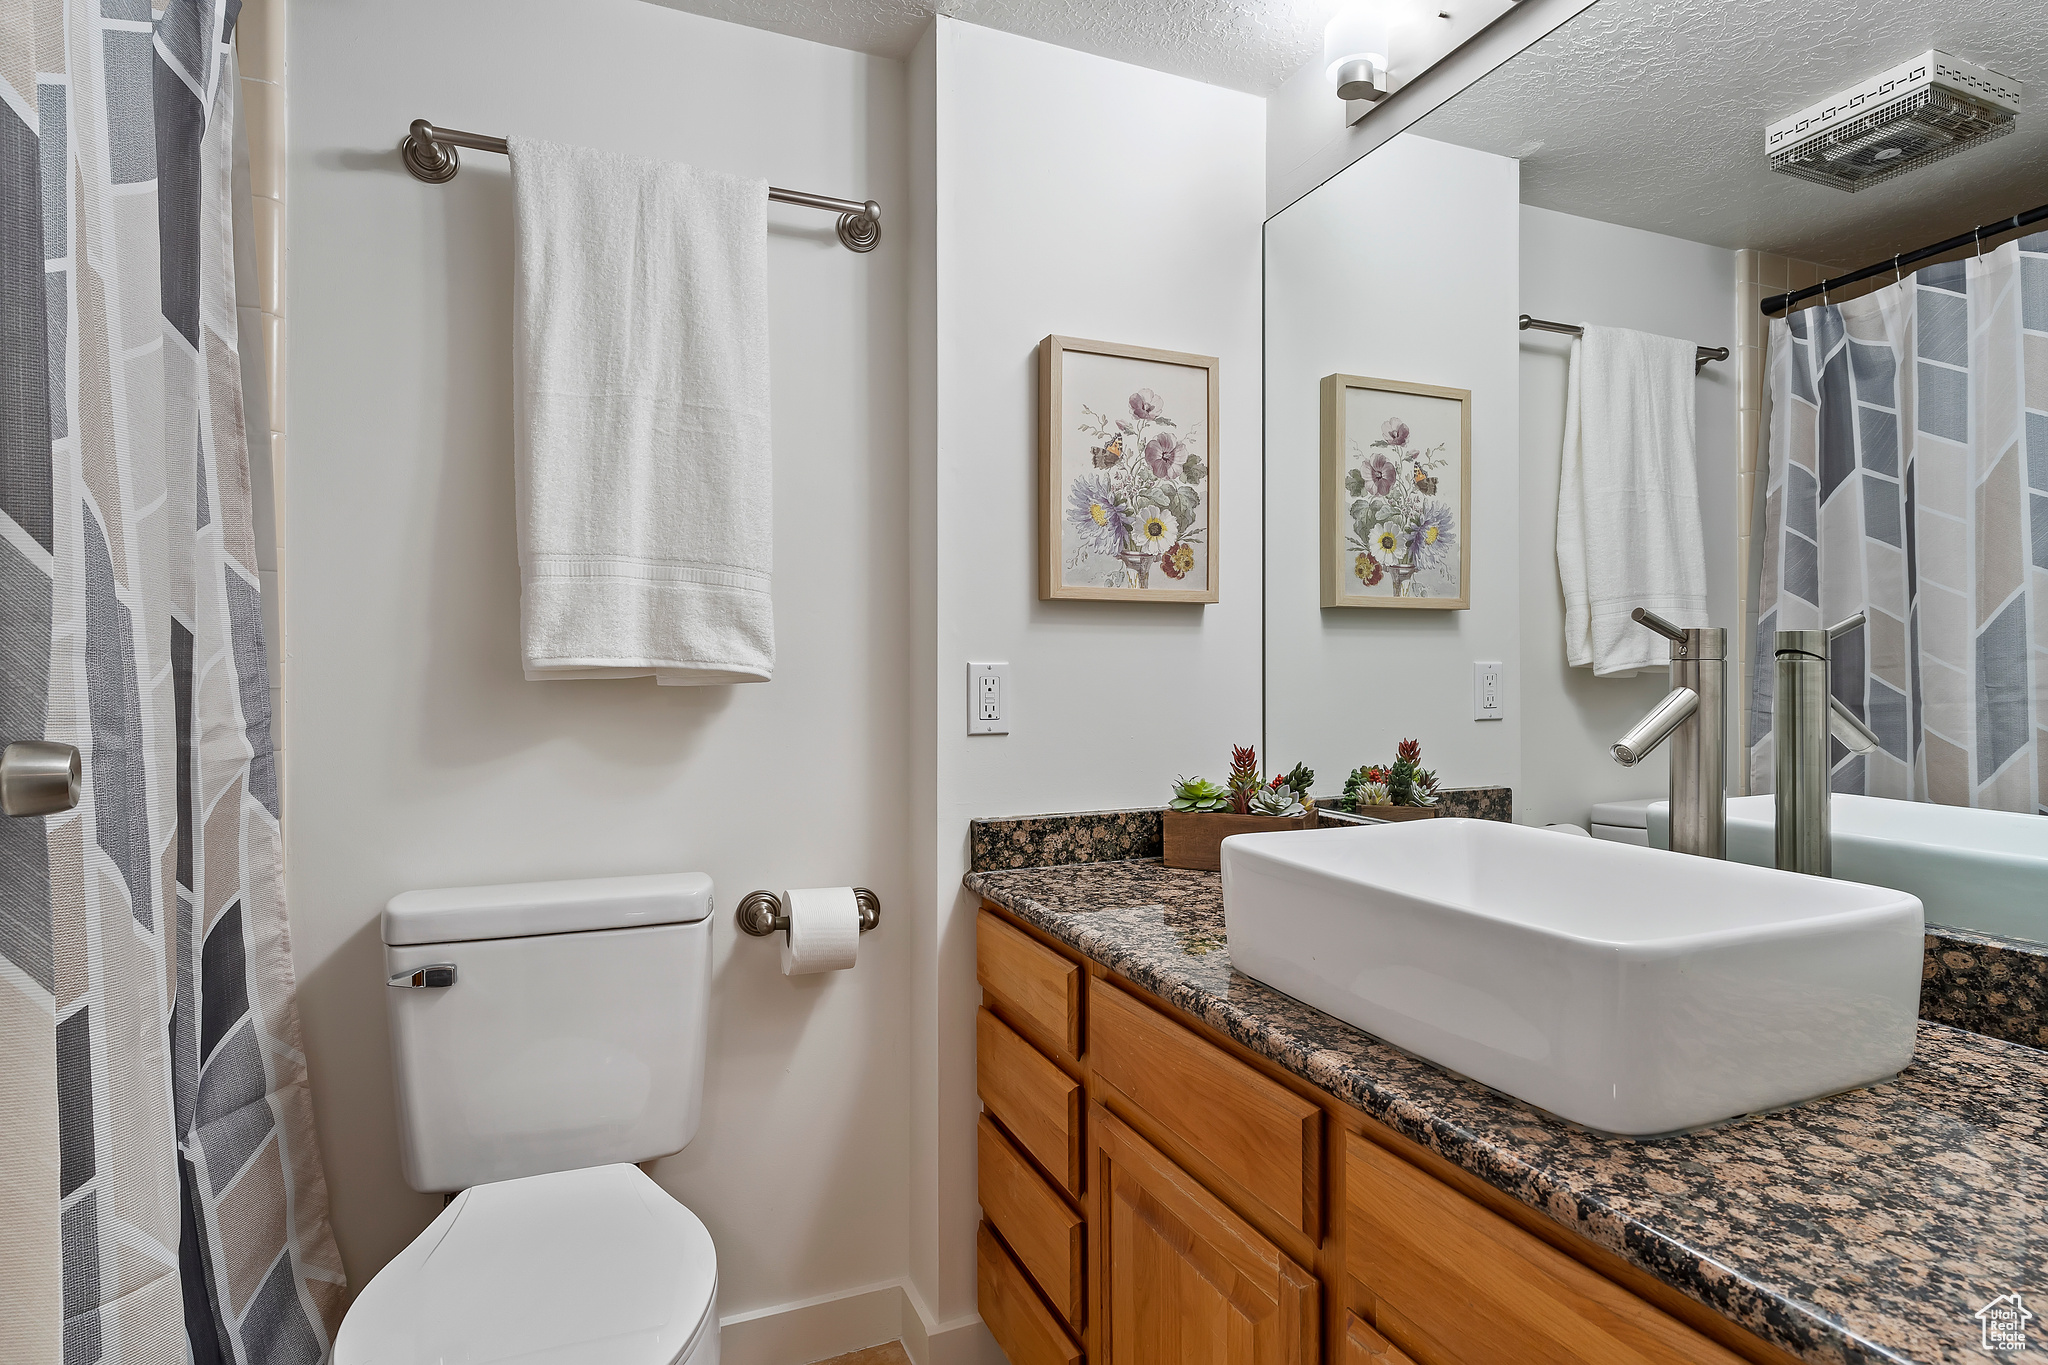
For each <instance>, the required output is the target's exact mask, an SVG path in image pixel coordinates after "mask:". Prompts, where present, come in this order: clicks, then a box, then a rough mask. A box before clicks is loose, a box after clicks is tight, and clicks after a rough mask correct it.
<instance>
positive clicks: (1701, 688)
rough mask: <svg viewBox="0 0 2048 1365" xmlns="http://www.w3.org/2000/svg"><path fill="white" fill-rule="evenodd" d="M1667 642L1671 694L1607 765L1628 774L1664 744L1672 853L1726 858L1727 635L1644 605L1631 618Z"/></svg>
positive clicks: (1640, 723)
mask: <svg viewBox="0 0 2048 1365" xmlns="http://www.w3.org/2000/svg"><path fill="white" fill-rule="evenodd" d="M1630 616H1631V618H1632V619H1634V620H1635V622H1636V623H1637V624H1638V625H1644V626H1648V627H1649V628H1650V629H1651V630H1654V631H1656V632H1657V633H1658V634H1659V635H1662V636H1663V637H1664V638H1665V639H1667V640H1669V641H1671V691H1670V693H1669V694H1668V695H1666V696H1665V698H1664V700H1662V701H1660V702H1658V703H1657V705H1656V706H1655V707H1654V708H1652V709H1651V711H1650V714H1649V715H1647V716H1644V717H1643V718H1642V719H1641V720H1639V721H1637V722H1636V725H1635V728H1634V729H1632V730H1630V731H1629V732H1628V733H1627V734H1625V735H1623V736H1622V737H1621V738H1620V739H1618V740H1616V741H1615V742H1614V761H1615V762H1616V763H1619V764H1620V765H1621V766H1622V767H1624V768H1632V767H1634V766H1635V765H1636V764H1637V763H1640V762H1641V761H1642V760H1643V759H1644V758H1645V757H1647V756H1648V755H1649V753H1650V751H1651V750H1652V749H1655V748H1656V747H1657V746H1658V745H1659V744H1661V743H1663V742H1664V740H1665V739H1666V737H1669V738H1670V740H1671V851H1672V852H1674V853H1691V854H1694V855H1696V856H1698V857H1701V858H1725V857H1727V856H1728V805H1727V796H1726V792H1725V785H1726V778H1727V771H1728V707H1727V683H1728V632H1727V631H1725V630H1722V629H1720V628H1719V627H1718V626H1696V627H1690V628H1687V627H1680V626H1674V625H1672V624H1671V623H1670V622H1669V621H1667V620H1665V619H1664V618H1663V617H1661V616H1659V615H1657V614H1656V613H1655V612H1653V611H1649V610H1647V609H1645V608H1643V607H1637V608H1636V609H1635V610H1634V611H1633V612H1631V613H1630Z"/></svg>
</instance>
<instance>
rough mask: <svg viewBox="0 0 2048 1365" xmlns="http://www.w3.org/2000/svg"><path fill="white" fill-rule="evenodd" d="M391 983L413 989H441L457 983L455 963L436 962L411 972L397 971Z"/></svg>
mask: <svg viewBox="0 0 2048 1365" xmlns="http://www.w3.org/2000/svg"><path fill="white" fill-rule="evenodd" d="M389 984H390V985H393V986H401V987H404V988H405V989H406V990H412V991H427V990H439V989H441V988H442V987H443V986H452V985H454V984H455V964H454V963H453V962H436V963H432V964H431V965H429V966H425V967H415V968H413V969H412V970H411V971H409V972H397V973H395V974H393V976H392V978H391V980H390V982H389Z"/></svg>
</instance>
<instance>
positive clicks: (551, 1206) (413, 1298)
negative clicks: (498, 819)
mask: <svg viewBox="0 0 2048 1365" xmlns="http://www.w3.org/2000/svg"><path fill="white" fill-rule="evenodd" d="M710 916H711V879H710V878H709V877H706V876H704V875H702V874H701V873H694V872H690V873H675V874H665V875H661V876H652V877H611V878H604V879H599V880H591V881H566V882H530V883H524V884H521V885H515V886H481V887H463V888H457V889H452V890H439V891H408V892H405V893H404V894H402V895H399V896H395V897H393V898H392V900H391V902H390V904H388V905H387V906H386V907H385V909H384V922H383V938H384V944H385V947H384V967H385V971H386V973H387V975H388V980H389V989H387V990H386V992H385V996H386V1003H387V1007H388V1012H389V1015H390V1023H391V1055H392V1071H393V1082H394V1087H395V1089H396V1091H397V1100H398V1128H399V1149H400V1154H401V1159H402V1161H403V1165H404V1171H405V1179H406V1182H407V1183H408V1184H410V1185H411V1186H412V1187H413V1188H414V1189H416V1190H422V1191H427V1192H434V1193H442V1192H449V1193H453V1194H454V1197H453V1199H452V1200H451V1201H450V1202H449V1203H448V1205H447V1207H446V1208H444V1209H443V1210H442V1211H441V1215H440V1216H439V1217H438V1218H436V1219H435V1220H434V1221H433V1222H432V1223H430V1224H429V1225H428V1226H427V1229H426V1231H424V1232H422V1233H421V1234H420V1235H419V1236H418V1237H416V1238H414V1239H413V1241H412V1243H411V1245H409V1246H407V1247H406V1248H405V1250H403V1251H401V1252H400V1253H399V1254H398V1255H397V1256H396V1257H395V1258H393V1259H392V1261H391V1262H390V1264H388V1265H386V1266H385V1267H384V1268H383V1269H382V1270H380V1271H379V1272H378V1273H377V1275H376V1276H375V1277H374V1278H373V1279H372V1280H371V1281H370V1283H369V1284H368V1285H367V1286H366V1287H365V1288H364V1289H363V1291H362V1293H361V1294H360V1295H358V1296H357V1298H356V1301H355V1304H354V1305H353V1306H352V1307H351V1308H350V1310H349V1312H348V1314H347V1316H346V1317H345V1318H344V1319H343V1320H342V1324H341V1331H340V1333H339V1334H338V1335H337V1337H336V1338H335V1346H334V1359H335V1362H336V1365H490V1363H491V1362H494V1361H511V1360H517V1361H519V1362H520V1365H717V1360H718V1258H717V1254H716V1252H715V1251H714V1249H713V1247H712V1244H711V1234H710V1233H709V1232H707V1231H705V1228H704V1224H703V1223H702V1222H701V1221H699V1220H698V1218H697V1216H696V1215H695V1214H693V1213H691V1212H690V1210H689V1209H687V1208H685V1207H683V1205H682V1204H680V1203H678V1202H677V1201H676V1200H675V1199H674V1198H673V1197H672V1196H670V1195H669V1194H668V1192H667V1191H665V1190H663V1189H662V1188H661V1187H660V1186H659V1185H657V1184H655V1183H654V1181H652V1180H650V1179H648V1177H647V1176H646V1175H645V1174H643V1173H642V1172H641V1171H640V1169H639V1168H638V1167H637V1166H636V1165H634V1164H632V1163H635V1162H640V1161H646V1160H649V1159H651V1158H654V1157H659V1156H666V1155H668V1154H669V1153H671V1152H675V1151H680V1150H681V1149H682V1148H683V1147H684V1146H685V1145H686V1144H688V1142H689V1141H690V1139H691V1138H692V1137H693V1136H695V1134H696V1131H697V1120H698V1115H699V1112H700V1110H701V1107H702V1103H703V1096H704V1048H705V1027H706V1021H707V1015H708V1009H709V1003H710V994H711V919H710Z"/></svg>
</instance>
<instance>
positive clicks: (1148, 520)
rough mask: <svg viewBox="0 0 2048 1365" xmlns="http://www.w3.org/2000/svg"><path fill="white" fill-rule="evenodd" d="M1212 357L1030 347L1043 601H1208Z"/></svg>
mask: <svg viewBox="0 0 2048 1365" xmlns="http://www.w3.org/2000/svg"><path fill="white" fill-rule="evenodd" d="M1218 372H1219V366H1218V362H1217V359H1216V357H1214V356H1205V355H1190V354H1188V353H1186V352H1183V351H1162V350H1158V349H1156V348H1154V347H1150V346H1122V345H1118V344H1116V343H1113V342H1107V341H1084V340H1081V339H1080V338H1078V337H1064V336H1048V337H1047V338H1046V339H1045V340H1044V341H1041V342H1040V343H1039V344H1038V397H1039V410H1038V462H1039V506H1038V528H1039V546H1038V563H1039V580H1038V596H1039V598H1040V599H1041V600H1043V601H1048V602H1050V601H1058V600H1066V601H1081V602H1214V601H1216V600H1217V588H1218V585H1219V583H1220V576H1221V559H1220V555H1219V543H1218V529H1217V523H1218V521H1219V511H1220V509H1219V508H1218V506H1217V502H1218V499H1217V497H1216V492H1217V489H1219V488H1220V487H1221V486H1222V485H1221V480H1220V478H1219V476H1218V473H1217V466H1218V458H1219V452H1218V449H1217V446H1218V441H1217V434H1216V419H1217V408H1218Z"/></svg>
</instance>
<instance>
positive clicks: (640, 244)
mask: <svg viewBox="0 0 2048 1365" xmlns="http://www.w3.org/2000/svg"><path fill="white" fill-rule="evenodd" d="M509 142H510V145H511V153H512V190H513V197H514V199H515V200H516V202H517V215H518V244H517V262H516V267H515V279H514V286H513V289H514V297H513V335H514V340H513V364H514V369H515V379H514V385H515V399H514V401H515V406H516V412H515V419H514V421H515V440H516V444H517V449H516V458H515V463H516V467H517V478H518V492H519V574H520V604H519V617H520V634H521V648H522V652H523V654H524V656H525V664H526V676H527V677H528V678H529V679H533V680H540V679H555V678H635V677H646V676H647V675H649V674H652V675H653V676H654V679H655V681H657V682H660V683H671V684H691V683H736V682H765V681H766V680H767V679H768V678H769V677H770V676H772V674H773V673H774V670H775V626H774V614H773V610H772V606H771V599H770V596H769V571H770V568H771V561H772V558H773V540H772V529H771V526H770V519H769V518H770V497H771V491H772V486H771V468H770V461H769V449H768V287H767V204H768V186H767V182H765V181H761V180H742V179H739V178H738V177H735V176H729V175H716V174H712V173H710V172H707V171H699V170H693V169H691V168H690V167H688V166H681V165H676V164H673V163H668V162H657V161H641V160H638V159H635V158H632V157H625V156H615V155H611V154H609V153H604V152H594V151H589V150H586V149H582V148H571V147H558V146H554V145H552V144H550V143H546V142H537V141H534V140H532V139H530V138H519V137H515V138H511V139H509Z"/></svg>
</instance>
